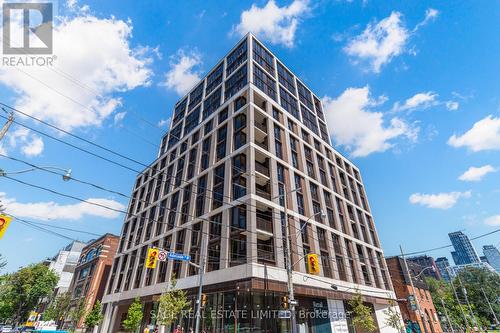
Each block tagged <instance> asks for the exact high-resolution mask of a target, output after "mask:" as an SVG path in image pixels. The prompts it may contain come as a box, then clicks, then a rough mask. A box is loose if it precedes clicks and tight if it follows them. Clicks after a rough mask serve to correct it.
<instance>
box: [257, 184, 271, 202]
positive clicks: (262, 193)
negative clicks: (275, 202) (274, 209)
mask: <svg viewBox="0 0 500 333" xmlns="http://www.w3.org/2000/svg"><path fill="white" fill-rule="evenodd" d="M258 186H259V185H257V184H255V193H256V194H257V195H258V196H259V197H261V198H264V199H267V200H271V193H270V192H269V189H260V188H259V187H258Z"/></svg>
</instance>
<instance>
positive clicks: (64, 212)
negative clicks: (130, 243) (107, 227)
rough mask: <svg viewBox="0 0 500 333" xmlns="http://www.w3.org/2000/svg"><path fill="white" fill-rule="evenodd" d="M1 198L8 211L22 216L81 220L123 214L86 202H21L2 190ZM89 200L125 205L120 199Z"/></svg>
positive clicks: (112, 206) (102, 203) (120, 207)
mask: <svg viewBox="0 0 500 333" xmlns="http://www.w3.org/2000/svg"><path fill="white" fill-rule="evenodd" d="M0 200H1V201H2V203H3V204H4V205H5V207H6V212H7V213H9V214H12V215H14V216H18V217H21V218H32V219H41V218H43V219H47V220H79V219H82V218H84V217H89V216H94V217H101V218H106V219H114V218H117V217H119V216H120V215H121V214H120V213H119V212H116V211H112V210H109V209H106V208H103V207H98V206H95V205H91V204H88V203H85V202H80V203H76V204H59V203H57V202H53V201H42V202H28V203H21V202H18V201H17V200H16V199H15V198H9V197H7V195H6V193H4V192H0ZM87 201H89V202H92V203H97V204H100V205H104V206H108V207H111V208H113V209H117V210H123V209H125V206H124V205H123V204H121V203H119V202H118V201H115V200H111V199H103V198H89V199H87Z"/></svg>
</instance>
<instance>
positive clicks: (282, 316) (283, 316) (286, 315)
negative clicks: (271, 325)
mask: <svg viewBox="0 0 500 333" xmlns="http://www.w3.org/2000/svg"><path fill="white" fill-rule="evenodd" d="M291 317H292V312H290V310H279V311H278V318H280V319H288V318H291Z"/></svg>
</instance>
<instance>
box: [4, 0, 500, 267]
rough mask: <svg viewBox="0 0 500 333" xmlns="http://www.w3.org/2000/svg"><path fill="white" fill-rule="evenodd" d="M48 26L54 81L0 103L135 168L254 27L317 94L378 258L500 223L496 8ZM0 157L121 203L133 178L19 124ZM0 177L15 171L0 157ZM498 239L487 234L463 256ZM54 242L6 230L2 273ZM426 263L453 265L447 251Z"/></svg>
mask: <svg viewBox="0 0 500 333" xmlns="http://www.w3.org/2000/svg"><path fill="white" fill-rule="evenodd" d="M0 2H3V1H2V0H0ZM58 15H59V17H58V20H57V22H56V31H55V35H54V44H55V49H54V54H55V55H56V56H57V59H56V70H49V69H47V68H21V70H19V69H17V68H12V67H10V68H8V67H1V68H0V101H1V102H3V103H5V104H8V105H12V106H17V107H18V108H19V109H20V110H22V111H24V112H26V113H29V114H31V115H34V116H36V117H39V118H41V119H44V120H46V121H48V122H50V123H53V124H56V125H58V126H61V127H63V128H65V129H66V130H68V131H70V132H71V133H74V134H77V135H81V136H83V137H85V138H88V139H90V140H92V141H94V142H97V143H99V144H102V145H104V146H106V147H109V148H112V149H113V150H116V151H118V152H121V153H123V154H125V155H127V156H130V157H133V158H134V159H136V160H139V161H142V162H144V163H146V164H148V163H149V162H151V161H152V160H153V159H154V158H155V156H156V154H157V149H158V147H157V146H156V145H157V144H158V143H159V141H160V137H161V135H162V133H164V132H165V131H166V130H167V126H166V125H165V123H166V122H167V121H168V119H169V117H170V114H171V109H172V106H173V105H174V103H175V102H176V101H177V100H178V99H179V95H180V94H182V93H183V92H185V91H186V89H189V88H190V86H191V85H193V84H194V83H195V82H196V80H197V79H198V78H200V77H202V76H203V75H204V73H206V71H208V70H210V68H211V67H212V66H213V65H214V64H215V63H216V62H217V61H218V60H219V59H220V58H221V57H223V56H224V55H225V54H226V53H227V51H228V50H229V49H230V48H231V47H232V46H233V45H234V44H235V43H236V42H237V41H238V39H239V38H240V37H241V34H243V33H245V32H246V31H252V32H253V33H255V34H256V35H257V36H258V37H259V38H260V39H261V40H262V41H263V42H265V43H266V45H267V46H268V47H270V48H271V49H272V50H273V52H274V53H275V54H276V55H277V56H278V57H279V58H280V59H281V60H282V61H284V62H285V64H287V66H288V67H289V68H291V69H292V70H293V71H294V72H295V73H296V74H297V75H298V76H299V77H300V78H301V79H302V80H303V81H305V82H306V83H307V84H308V85H309V87H310V88H311V89H313V90H314V92H315V93H316V94H317V95H319V96H322V97H323V102H324V106H325V110H326V114H327V117H328V120H329V130H330V133H331V135H332V139H333V142H334V146H335V147H336V148H337V149H338V150H339V151H340V152H342V153H344V154H345V155H346V156H349V157H350V158H351V159H352V160H353V161H354V162H355V163H356V164H357V165H358V166H359V167H360V169H361V172H362V176H363V178H364V182H365V185H366V188H367V192H368V198H369V201H370V205H371V208H372V211H373V215H374V217H375V221H376V225H377V229H378V232H379V235H380V237H381V240H382V245H383V248H384V250H385V253H386V255H391V254H396V253H397V252H398V246H399V244H400V243H403V245H404V247H405V249H406V250H407V251H408V252H411V251H418V250H422V249H426V248H432V247H436V246H441V245H444V244H448V243H449V240H448V237H447V233H448V232H451V231H456V230H462V229H465V231H466V233H467V234H469V235H470V236H477V235H479V234H483V233H487V232H490V231H493V230H495V229H496V228H498V227H499V226H500V208H499V205H498V202H499V199H500V185H499V184H500V182H499V180H500V172H498V171H497V170H499V169H500V158H499V154H498V151H499V150H500V100H499V92H500V80H499V79H498V73H499V72H500V62H499V61H498V56H497V55H498V54H500V37H499V35H498V31H499V28H500V27H499V22H500V6H499V5H498V3H495V2H484V1H483V2H480V3H478V2H456V3H454V4H453V6H446V4H445V3H443V2H440V1H406V2H401V1H377V2H375V1H370V0H366V1H340V0H339V1H333V0H332V1H326V0H325V1H315V2H313V1H306V0H295V1H277V2H268V1H255V2H253V1H238V2H235V1H214V2H211V3H207V2H202V1H189V2H187V1H182V2H179V1H149V2H138V1H120V2H118V1H106V2H102V1H89V2H87V1H78V2H77V1H69V2H67V3H66V2H64V1H60V2H59V4H58ZM48 87H50V88H48ZM2 115H5V114H2ZM1 120H2V121H4V119H1ZM17 120H18V121H19V122H21V123H24V124H26V125H29V126H31V127H33V128H35V129H38V130H43V131H45V132H47V133H49V134H51V135H54V136H55V137H57V138H60V139H63V140H65V141H68V142H72V143H74V144H78V145H80V146H81V147H83V148H88V149H92V150H95V147H91V146H90V145H88V144H84V143H82V142H78V141H77V140H75V139H74V138H71V137H69V136H68V135H62V134H61V133H57V132H55V131H53V130H51V129H48V128H46V127H43V126H41V125H40V124H37V123H35V122H32V121H30V120H29V119H28V118H23V117H20V116H19V115H18V118H17ZM0 147H1V148H0V152H1V153H2V154H6V155H8V156H11V157H16V158H19V159H22V160H25V161H28V162H30V163H33V164H36V165H40V166H57V167H62V168H71V169H72V170H73V175H74V176H75V177H77V178H79V179H82V180H88V181H91V182H92V183H95V184H99V185H103V186H106V187H107V188H111V189H114V190H117V191H120V192H123V193H126V194H128V193H130V190H131V187H132V184H133V181H134V178H135V174H134V173H133V172H131V171H129V170H125V169H123V168H119V167H116V166H113V165H110V164H109V163H107V162H105V161H102V160H99V159H96V158H94V157H91V156H89V155H86V154H84V153H82V152H79V151H76V150H75V149H72V148H70V147H67V146H64V145H62V144H60V143H58V142H56V141H54V140H52V139H49V138H46V137H42V136H40V135H39V134H37V133H35V132H33V131H28V130H26V129H23V128H22V127H19V126H13V127H11V129H10V131H9V133H8V134H7V136H6V137H5V138H4V140H3V142H2V145H1V146H0ZM99 153H100V154H101V153H102V154H103V155H106V154H105V153H103V152H99ZM106 156H109V157H112V158H113V159H115V158H116V157H113V156H110V155H109V154H108V155H106ZM116 159H117V160H119V159H118V158H116ZM120 161H121V162H123V163H124V164H126V165H128V166H130V167H132V168H133V169H137V170H140V169H141V168H142V167H141V166H140V165H137V164H134V163H132V162H130V161H124V160H120ZM0 168H1V169H4V170H6V171H7V172H9V171H10V172H12V171H18V170H22V169H26V166H25V165H22V164H20V163H17V162H14V161H11V160H8V159H6V158H3V157H0ZM471 168H472V169H471ZM13 177H16V178H18V179H22V180H23V181H26V182H30V183H34V184H38V185H42V186H46V187H49V188H52V189H56V190H58V191H60V192H63V193H68V194H72V195H76V196H78V197H81V198H84V199H92V200H94V201H95V202H99V203H104V204H106V205H111V206H113V207H116V208H118V209H120V208H121V207H123V206H126V205H127V200H126V199H125V198H123V197H120V196H116V195H111V194H110V193H108V192H103V191H99V190H96V189H93V188H91V187H86V186H84V185H81V184H77V183H75V182H63V181H62V180H61V179H60V178H59V177H57V176H54V175H51V174H47V173H44V172H30V173H25V174H20V175H13ZM0 196H1V198H0V199H1V200H2V202H3V204H4V205H5V206H7V209H8V211H10V212H11V213H12V214H14V215H16V216H20V217H24V218H25V219H28V220H30V221H39V222H42V223H47V224H51V225H56V226H64V227H70V228H75V229H83V230H86V231H90V232H94V233H105V232H114V233H119V232H120V228H121V224H122V220H123V216H122V215H120V214H119V213H116V214H115V213H113V212H110V211H106V210H103V209H98V208H96V207H92V206H85V205H83V204H81V203H78V202H75V201H74V200H71V199H68V198H63V197H59V196H57V195H54V194H51V193H47V192H44V191H40V190H37V189H34V188H30V187H26V186H24V185H21V184H18V183H15V182H13V181H11V180H8V179H0ZM47 219H48V220H47ZM53 230H54V231H59V232H61V233H63V234H65V235H68V236H70V237H75V238H79V239H82V240H88V239H90V238H92V236H90V235H85V234H77V233H71V232H69V231H64V230H56V229H53ZM499 242H500V236H498V234H494V235H491V236H488V237H485V238H482V239H480V240H477V241H475V246H476V249H477V250H479V251H480V249H481V247H482V245H483V244H494V245H497V246H498V245H499ZM67 243H68V240H65V239H62V238H59V237H56V236H53V235H49V234H45V233H40V232H37V231H36V230H34V229H32V228H29V227H27V226H25V225H22V224H20V223H18V222H16V221H14V222H13V223H12V224H11V226H10V228H9V230H8V231H7V233H6V234H5V236H4V238H3V239H2V240H0V253H1V254H2V255H4V256H5V257H6V259H7V260H8V266H7V270H8V271H12V270H15V269H17V268H18V267H19V266H22V265H26V264H28V263H31V262H35V261H39V260H41V259H44V258H45V257H49V256H52V255H54V254H55V253H56V252H57V250H58V249H59V248H61V247H63V246H64V245H65V244H67ZM429 254H431V255H433V256H441V255H447V256H448V257H449V258H450V259H451V256H450V255H449V251H448V250H442V251H436V252H430V253H429Z"/></svg>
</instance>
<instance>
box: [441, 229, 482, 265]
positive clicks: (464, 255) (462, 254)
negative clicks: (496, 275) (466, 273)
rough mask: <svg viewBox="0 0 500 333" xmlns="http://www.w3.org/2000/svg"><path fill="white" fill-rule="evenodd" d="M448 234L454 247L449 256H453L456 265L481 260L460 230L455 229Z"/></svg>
mask: <svg viewBox="0 0 500 333" xmlns="http://www.w3.org/2000/svg"><path fill="white" fill-rule="evenodd" d="M448 236H449V237H450V240H451V244H452V245H453V248H455V251H453V252H451V256H452V257H453V261H454V262H455V264H456V265H466V264H473V263H478V262H481V260H480V259H479V256H478V255H477V253H476V250H475V249H474V246H472V243H471V242H470V240H469V237H467V235H466V234H464V233H463V232H461V231H455V232H452V233H449V234H448Z"/></svg>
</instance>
